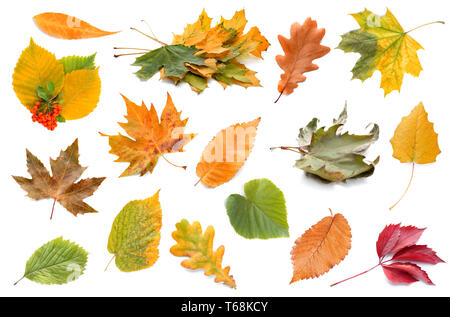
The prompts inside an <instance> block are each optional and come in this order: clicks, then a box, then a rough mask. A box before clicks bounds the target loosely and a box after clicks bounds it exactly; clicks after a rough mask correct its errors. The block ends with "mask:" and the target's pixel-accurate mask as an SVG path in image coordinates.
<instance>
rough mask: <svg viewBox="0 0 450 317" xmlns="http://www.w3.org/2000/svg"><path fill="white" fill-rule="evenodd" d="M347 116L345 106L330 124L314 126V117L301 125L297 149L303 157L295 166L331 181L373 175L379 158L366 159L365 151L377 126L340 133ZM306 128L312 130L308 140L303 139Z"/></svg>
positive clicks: (376, 136) (374, 139)
mask: <svg viewBox="0 0 450 317" xmlns="http://www.w3.org/2000/svg"><path fill="white" fill-rule="evenodd" d="M346 119H347V110H346V107H344V111H342V113H341V115H340V116H339V118H338V119H335V120H333V122H334V125H333V126H331V127H330V128H328V129H326V128H325V127H321V128H320V129H317V130H316V127H315V124H316V122H317V121H314V120H313V121H311V122H310V123H309V124H308V126H307V127H305V128H302V129H300V134H299V145H300V146H299V148H298V150H299V152H300V153H302V154H303V157H302V158H301V159H299V160H297V162H296V164H295V166H296V167H298V168H300V169H302V170H304V171H305V172H308V173H311V174H314V175H316V176H319V177H320V178H322V179H324V180H326V181H330V182H339V181H343V180H345V179H348V178H353V177H361V176H370V175H372V173H373V171H374V169H375V165H376V164H377V163H378V158H377V159H376V160H375V161H374V162H370V161H368V160H366V157H365V156H364V152H365V151H366V150H367V149H368V147H369V146H370V145H371V144H372V143H373V142H375V141H376V140H377V139H378V135H379V127H378V125H377V124H374V125H373V128H372V130H371V131H370V132H369V133H368V134H366V135H355V134H349V133H348V132H345V133H342V132H341V130H342V128H343V126H344V124H345V121H346ZM316 120H317V119H316ZM313 130H314V132H312V134H311V131H313ZM305 131H308V133H309V134H311V137H310V142H309V144H307V143H306V142H305V135H306V132H305Z"/></svg>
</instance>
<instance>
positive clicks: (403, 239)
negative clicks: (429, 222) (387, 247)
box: [391, 226, 425, 253]
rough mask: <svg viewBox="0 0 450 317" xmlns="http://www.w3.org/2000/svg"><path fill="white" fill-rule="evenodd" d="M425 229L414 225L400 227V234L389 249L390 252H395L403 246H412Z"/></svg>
mask: <svg viewBox="0 0 450 317" xmlns="http://www.w3.org/2000/svg"><path fill="white" fill-rule="evenodd" d="M424 231H425V228H423V229H419V228H417V227H414V226H405V227H400V236H399V238H398V240H397V243H396V244H395V247H394V248H393V249H392V250H391V252H392V253H394V252H397V251H399V250H401V249H403V248H406V247H409V246H412V245H414V244H416V242H417V241H418V240H419V239H420V236H421V235H422V233H423V232H424Z"/></svg>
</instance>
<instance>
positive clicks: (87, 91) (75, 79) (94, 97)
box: [61, 68, 101, 120]
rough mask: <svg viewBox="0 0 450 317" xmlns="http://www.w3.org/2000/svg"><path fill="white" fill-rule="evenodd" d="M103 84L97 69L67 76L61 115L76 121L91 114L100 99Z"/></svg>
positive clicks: (84, 70) (75, 72)
mask: <svg viewBox="0 0 450 317" xmlns="http://www.w3.org/2000/svg"><path fill="white" fill-rule="evenodd" d="M100 88H101V82H100V77H99V75H98V68H96V69H82V70H76V71H73V72H71V73H69V74H67V75H66V79H65V84H64V88H63V90H62V94H63V105H62V110H61V115H62V116H63V117H64V118H65V119H66V120H75V119H80V118H83V117H85V116H87V115H88V114H89V113H91V112H92V111H93V110H94V109H95V107H96V106H97V103H98V101H99V99H100Z"/></svg>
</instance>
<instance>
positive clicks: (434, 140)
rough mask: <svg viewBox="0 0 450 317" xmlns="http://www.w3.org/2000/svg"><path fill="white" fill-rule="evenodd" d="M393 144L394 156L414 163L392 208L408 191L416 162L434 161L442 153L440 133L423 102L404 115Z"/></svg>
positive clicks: (405, 161)
mask: <svg viewBox="0 0 450 317" xmlns="http://www.w3.org/2000/svg"><path fill="white" fill-rule="evenodd" d="M391 144H392V149H393V150H394V153H393V154H392V156H393V157H395V158H396V159H397V160H399V161H400V162H401V163H412V172H411V178H410V180H409V183H408V186H407V187H406V190H405V192H404V193H403V195H402V196H401V197H400V199H399V200H398V201H397V202H396V203H395V204H394V205H393V206H392V207H391V208H390V209H392V208H394V207H395V206H396V205H397V204H398V203H399V202H400V201H401V200H402V198H403V197H404V196H405V194H406V192H407V191H408V189H409V187H410V185H411V182H412V179H413V176H414V166H415V163H418V164H427V163H433V162H435V161H436V157H437V156H438V154H439V153H441V150H440V149H439V144H438V135H437V133H436V132H435V131H434V128H433V123H431V122H430V121H428V114H427V112H426V111H425V108H424V106H423V103H419V104H418V105H417V106H416V107H415V108H414V109H413V110H412V111H411V113H410V114H409V115H408V116H406V117H403V119H402V121H401V122H400V124H399V125H398V127H397V129H395V132H394V136H393V137H392V139H391Z"/></svg>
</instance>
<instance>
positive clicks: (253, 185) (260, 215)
mask: <svg viewBox="0 0 450 317" xmlns="http://www.w3.org/2000/svg"><path fill="white" fill-rule="evenodd" d="M244 192H245V196H246V197H244V196H241V195H238V194H234V195H230V196H229V197H228V199H227V201H226V208H227V213H228V217H229V218H230V222H231V225H232V226H233V228H234V230H236V232H237V233H238V234H240V235H241V236H243V237H245V238H247V239H255V238H259V239H270V238H280V237H289V225H288V223H287V213H286V201H285V200H284V195H283V192H282V191H281V190H280V189H279V188H278V187H277V186H275V184H274V183H272V182H271V181H270V180H268V179H255V180H252V181H250V182H248V183H246V184H245V186H244Z"/></svg>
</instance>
